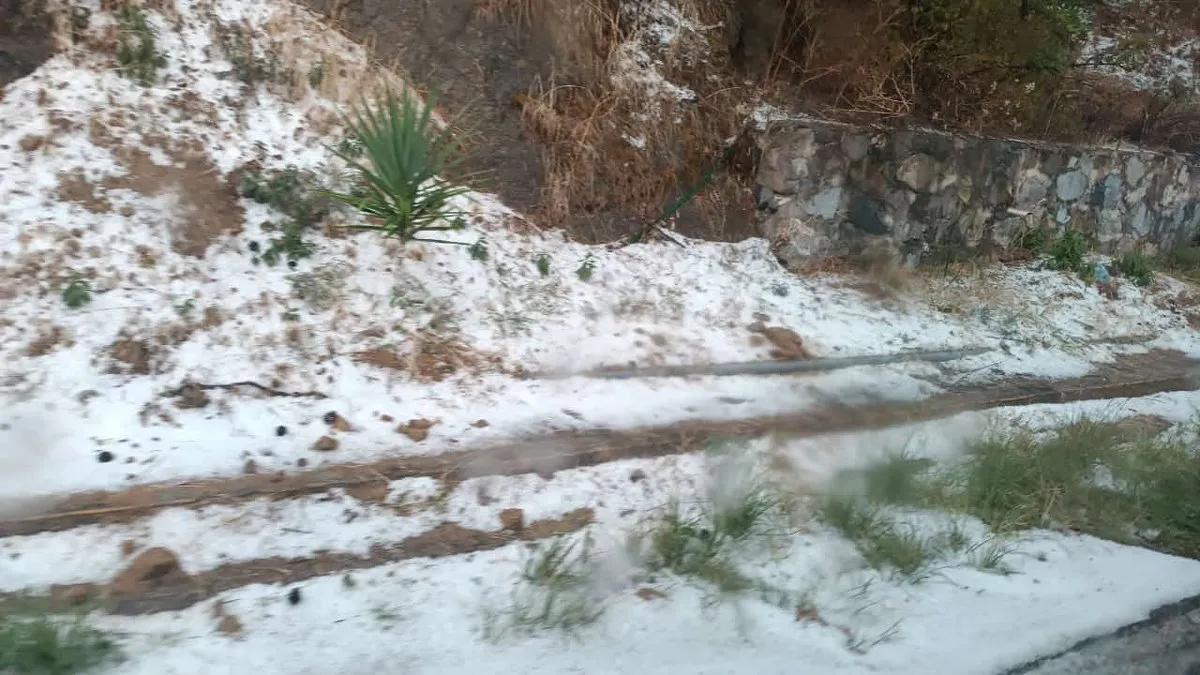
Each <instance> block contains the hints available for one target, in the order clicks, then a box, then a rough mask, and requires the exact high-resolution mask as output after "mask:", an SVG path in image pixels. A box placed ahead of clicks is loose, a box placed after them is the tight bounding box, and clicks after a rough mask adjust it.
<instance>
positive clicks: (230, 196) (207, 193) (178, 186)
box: [104, 150, 246, 258]
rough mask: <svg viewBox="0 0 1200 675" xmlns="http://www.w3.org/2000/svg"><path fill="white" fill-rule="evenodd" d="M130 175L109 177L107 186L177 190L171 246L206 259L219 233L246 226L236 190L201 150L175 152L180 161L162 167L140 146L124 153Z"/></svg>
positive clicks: (145, 190) (154, 191)
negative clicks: (205, 256)
mask: <svg viewBox="0 0 1200 675" xmlns="http://www.w3.org/2000/svg"><path fill="white" fill-rule="evenodd" d="M124 154H125V155H126V156H125V158H124V160H125V163H126V168H127V169H128V171H129V173H128V175H126V176H122V177H114V178H107V179H105V181H104V186H105V187H108V188H125V189H129V190H133V191H135V192H138V193H140V194H143V195H147V196H158V195H162V194H173V195H175V196H176V197H177V198H178V200H179V201H178V203H177V205H176V214H175V215H176V217H177V218H178V221H177V222H176V223H174V224H173V227H172V228H171V231H170V233H169V236H170V240H171V250H173V251H175V252H176V253H178V254H180V255H187V256H192V257H195V258H202V257H204V254H205V252H206V251H208V248H209V246H211V245H212V244H213V242H214V241H216V240H217V239H218V238H220V237H224V236H229V235H235V234H238V233H239V232H241V231H242V227H243V225H244V222H245V215H246V214H245V211H244V209H243V208H242V205H241V204H240V203H239V202H238V199H237V193H236V192H235V191H234V189H233V188H232V187H230V186H229V185H228V184H226V183H225V181H224V180H223V179H222V178H221V174H220V173H219V172H218V171H217V169H216V167H215V166H213V165H212V162H210V161H209V159H208V158H207V157H205V156H204V155H201V154H199V153H196V154H192V153H174V154H171V158H172V159H173V160H174V161H176V162H178V163H177V164H176V165H173V166H169V167H163V166H159V165H157V164H155V163H154V162H152V161H151V160H150V156H149V155H148V154H147V153H145V152H143V151H139V150H128V151H126V152H125V153H124Z"/></svg>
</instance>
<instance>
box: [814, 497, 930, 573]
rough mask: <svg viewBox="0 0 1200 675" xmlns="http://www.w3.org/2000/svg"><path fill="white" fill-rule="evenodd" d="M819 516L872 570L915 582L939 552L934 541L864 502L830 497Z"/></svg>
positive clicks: (878, 508)
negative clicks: (840, 535) (853, 548)
mask: <svg viewBox="0 0 1200 675" xmlns="http://www.w3.org/2000/svg"><path fill="white" fill-rule="evenodd" d="M819 515H820V519H821V521H822V522H824V523H825V524H826V525H829V526H830V527H833V528H834V529H836V530H838V531H839V532H841V533H842V535H843V536H845V537H846V538H847V539H849V540H850V541H852V542H854V545H855V546H856V547H857V548H858V551H859V553H861V554H862V556H863V559H864V560H865V561H866V563H867V565H868V566H870V567H872V568H873V569H877V570H891V571H894V572H895V573H896V574H898V575H900V576H902V577H905V578H908V579H910V580H918V579H919V578H921V572H922V571H924V570H925V569H926V568H927V567H928V565H929V563H930V562H932V561H933V560H934V559H935V558H936V557H937V556H938V555H939V554H940V553H941V550H940V547H939V543H940V542H939V541H938V540H936V539H926V538H923V537H921V536H920V535H919V534H918V533H917V531H916V529H915V528H913V527H904V526H903V525H902V524H901V523H899V522H897V521H896V520H895V519H894V518H892V517H891V516H889V515H888V514H886V513H885V512H884V510H883V509H882V508H881V507H879V506H877V505H874V504H870V503H868V502H866V501H865V500H859V499H853V498H847V497H831V498H829V499H827V500H826V501H825V503H824V504H823V505H822V507H821V510H820V514H819Z"/></svg>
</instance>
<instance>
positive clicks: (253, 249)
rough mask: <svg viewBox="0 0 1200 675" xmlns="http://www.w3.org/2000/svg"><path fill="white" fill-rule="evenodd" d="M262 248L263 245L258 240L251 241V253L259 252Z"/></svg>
mask: <svg viewBox="0 0 1200 675" xmlns="http://www.w3.org/2000/svg"><path fill="white" fill-rule="evenodd" d="M261 249H262V247H261V246H259V244H258V242H257V241H252V242H250V252H251V253H258V252H259V251H260V250H261Z"/></svg>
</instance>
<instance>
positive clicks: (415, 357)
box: [354, 331, 502, 382]
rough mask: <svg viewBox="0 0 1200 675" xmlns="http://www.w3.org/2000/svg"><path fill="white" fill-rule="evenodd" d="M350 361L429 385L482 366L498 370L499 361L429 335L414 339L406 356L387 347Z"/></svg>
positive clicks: (444, 337) (451, 338)
mask: <svg viewBox="0 0 1200 675" xmlns="http://www.w3.org/2000/svg"><path fill="white" fill-rule="evenodd" d="M354 360H355V361H358V362H359V363H366V364H369V365H372V366H375V367H377V368H386V369H388V370H398V371H403V372H405V373H410V374H412V375H413V376H415V377H418V378H420V379H422V380H427V381H433V382H441V381H443V380H445V379H446V378H447V377H450V376H452V375H456V374H460V373H464V372H467V373H473V372H478V371H479V370H480V369H481V368H483V367H485V366H490V367H493V368H496V369H499V368H501V367H502V364H501V361H500V359H499V357H497V356H486V355H480V354H477V353H476V352H475V351H474V350H472V349H471V347H470V346H468V345H466V344H464V343H463V342H462V341H461V340H459V339H458V338H457V337H455V336H453V335H438V334H436V333H433V332H431V331H424V332H422V333H420V334H419V335H416V336H414V339H413V347H412V351H411V353H410V354H401V353H400V352H398V351H396V350H395V349H391V348H388V347H374V348H371V349H365V350H363V351H360V352H358V353H356V354H355V355H354Z"/></svg>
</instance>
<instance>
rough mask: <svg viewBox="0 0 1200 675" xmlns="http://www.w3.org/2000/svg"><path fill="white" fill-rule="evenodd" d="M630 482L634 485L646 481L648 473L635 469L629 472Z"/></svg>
mask: <svg viewBox="0 0 1200 675" xmlns="http://www.w3.org/2000/svg"><path fill="white" fill-rule="evenodd" d="M629 480H630V481H631V482H634V483H637V482H640V481H643V480H646V472H645V471H642V470H641V469H634V470H633V471H630V472H629Z"/></svg>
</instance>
